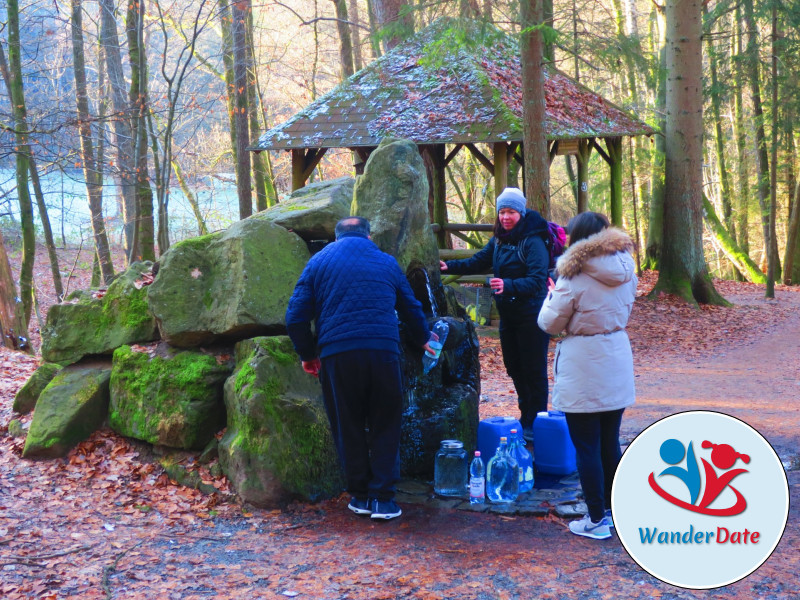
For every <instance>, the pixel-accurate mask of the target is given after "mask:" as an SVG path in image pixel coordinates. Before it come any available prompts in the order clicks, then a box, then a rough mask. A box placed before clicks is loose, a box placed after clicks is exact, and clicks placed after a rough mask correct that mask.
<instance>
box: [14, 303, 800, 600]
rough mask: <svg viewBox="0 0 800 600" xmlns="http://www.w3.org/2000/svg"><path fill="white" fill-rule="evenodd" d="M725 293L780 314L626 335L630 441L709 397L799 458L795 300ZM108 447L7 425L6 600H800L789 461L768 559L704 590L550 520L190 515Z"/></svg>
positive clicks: (799, 509) (174, 492) (496, 397)
mask: <svg viewBox="0 0 800 600" xmlns="http://www.w3.org/2000/svg"><path fill="white" fill-rule="evenodd" d="M729 298H731V299H732V300H734V301H736V302H737V303H740V304H742V305H745V304H746V305H748V306H749V307H750V308H748V310H751V311H752V310H755V311H776V312H774V313H769V314H771V315H772V316H774V317H775V318H771V319H766V321H769V322H770V323H772V324H771V325H769V326H767V327H765V328H764V329H763V330H760V331H756V332H754V333H753V334H752V335H749V336H748V338H747V339H746V341H745V342H740V341H736V342H733V343H729V342H726V341H725V340H726V339H728V338H727V337H726V336H728V334H727V333H726V332H725V331H722V332H721V333H719V332H717V333H718V334H719V335H717V339H721V340H722V341H717V342H714V344H713V345H712V346H711V347H709V348H708V349H705V350H702V351H699V350H698V349H696V348H695V349H694V350H693V351H689V350H692V349H691V348H689V350H687V351H686V352H683V351H682V350H684V349H686V347H685V345H682V343H681V344H678V343H676V347H675V348H674V349H672V350H671V349H669V348H667V350H666V351H664V350H663V348H662V346H663V345H664V344H663V343H659V345H658V346H657V347H651V346H642V345H639V341H635V344H634V345H635V347H637V348H640V350H637V352H636V373H637V376H638V377H637V389H638V403H637V405H636V406H635V407H633V408H631V409H630V410H629V411H627V412H626V416H625V419H624V421H623V437H624V438H626V439H632V438H633V437H634V436H635V435H636V434H637V433H638V432H640V431H641V430H642V429H644V428H645V427H647V425H649V424H650V423H652V422H653V421H655V420H657V419H659V418H662V417H664V416H667V415H669V414H672V413H674V412H677V411H682V410H689V409H697V408H704V409H712V410H719V411H723V412H726V413H729V414H732V415H734V416H737V417H739V418H742V419H744V420H745V421H747V422H748V423H750V424H751V425H753V426H754V427H756V428H757V429H759V430H760V431H761V432H762V434H763V435H764V436H765V437H766V438H767V439H768V440H770V441H771V442H772V443H773V445H774V446H775V447H776V448H777V449H778V451H779V453H780V454H781V455H782V456H783V457H792V456H794V455H796V453H797V448H798V447H800V445H799V444H798V442H800V416H799V415H798V410H797V407H798V400H800V385H798V383H799V382H800V374H798V361H800V358H798V357H800V293H796V292H791V293H790V292H783V293H779V295H778V300H777V302H775V303H770V302H766V301H764V300H762V299H760V296H759V293H748V294H745V295H743V296H742V297H733V296H730V295H729ZM661 308H662V307H658V308H657V309H656V308H653V309H652V310H661ZM650 309H651V307H644V308H643V309H642V310H650ZM726 314H728V315H730V314H731V313H730V311H728V313H726ZM737 314H738V313H737V312H734V313H733V315H734V317H735V316H736V315H737ZM762 314H767V313H762ZM745 325H746V324H745ZM659 331H661V329H660V330H659ZM701 333H702V332H701ZM700 337H703V336H700ZM729 337H730V339H733V340H738V339H740V337H741V336H738V337H737V336H733V335H731V336H729ZM662 342H663V341H662ZM641 348H645V350H641ZM682 354H685V356H683V355H682ZM495 362H496V361H495ZM496 366H499V368H500V369H502V366H501V365H496ZM487 370H488V369H487ZM507 392H508V382H504V381H502V379H499V380H498V379H495V380H493V382H492V384H491V385H487V386H486V387H485V389H484V393H485V394H487V395H488V396H490V397H488V398H487V402H485V403H483V404H482V413H481V414H482V416H485V415H486V414H487V411H491V410H497V411H502V412H506V413H508V412H509V411H511V414H513V410H514V409H515V407H514V406H513V404H512V403H511V394H508V393H507ZM9 401H10V400H9V399H8V398H4V402H9ZM484 409H486V411H485V410H484ZM103 443H104V442H103V441H102V440H101V441H100V442H98V445H99V446H101V447H100V448H98V449H97V450H96V451H94V452H87V453H86V454H85V455H73V456H72V457H71V459H69V460H65V461H45V462H30V461H23V460H21V459H19V458H18V456H17V455H15V454H14V453H13V452H12V449H11V446H12V442H11V441H10V440H9V438H8V437H3V436H0V597H2V598H8V599H9V600H16V599H22V598H25V599H29V598H37V599H51V600H61V599H67V598H69V599H76V600H77V599H79V598H80V599H81V600H92V599H115V600H117V599H123V598H125V599H127V598H132V599H136V600H149V599H154V600H155V599H158V600H161V599H165V600H200V599H207V598H216V599H220V600H221V599H226V598H236V599H243V600H250V599H279V598H284V599H285V598H294V597H296V598H299V599H301V600H305V599H314V600H345V599H348V600H376V599H387V600H388V599H394V598H411V599H416V600H456V599H458V600H496V599H503V600H506V599H507V600H512V599H513V600H516V599H519V600H528V599H540V598H541V599H547V600H565V599H568V600H572V599H577V600H584V599H591V600H595V599H598V600H606V599H608V600H612V599H613V600H616V599H629V598H630V599H642V600H644V599H650V598H669V599H690V598H711V599H736V600H745V599H748V600H749V599H751V598H759V599H763V600H794V599H796V598H800V581H799V580H798V577H797V573H798V572H800V531H799V530H798V527H797V523H798V522H800V471H798V470H796V469H795V470H791V471H790V472H789V473H788V477H789V484H790V486H791V500H792V502H791V512H790V520H789V526H788V527H787V530H786V533H785V534H784V537H783V539H782V540H781V542H780V544H779V545H778V548H777V549H776V551H775V552H774V553H773V555H772V556H771V557H770V558H769V560H768V561H767V562H766V563H765V564H764V565H763V566H762V567H761V568H760V569H759V570H758V571H756V572H755V573H753V574H752V575H750V576H749V577H748V578H746V579H745V580H743V581H740V582H738V583H736V584H733V585H731V586H728V587H725V588H722V589H719V590H711V591H703V592H700V591H690V590H683V589H680V588H675V587H672V586H670V585H667V584H664V583H661V582H659V581H658V580H656V579H654V578H653V577H651V576H650V575H648V574H647V573H645V572H644V571H642V570H641V569H640V568H639V567H638V566H637V565H636V564H635V563H634V562H633V561H632V560H631V559H630V557H629V556H628V555H627V554H626V553H625V551H624V549H623V548H622V546H621V545H620V543H619V542H618V540H617V539H611V540H608V541H605V542H596V541H593V540H587V539H584V538H577V537H575V536H572V535H571V534H569V532H568V531H567V529H566V522H565V521H563V520H561V519H558V518H554V517H546V518H535V517H519V516H499V515H491V514H474V513H469V512H463V511H452V510H445V509H436V508H431V507H429V506H422V505H407V506H403V509H404V511H405V512H404V515H403V517H402V518H401V519H399V520H397V521H392V522H389V523H373V522H371V521H370V520H369V519H364V518H359V517H356V516H354V515H352V514H350V513H349V512H348V511H347V510H346V508H345V506H346V498H345V497H340V498H337V499H334V500H331V501H328V502H324V503H320V504H316V505H306V504H300V505H295V506H290V507H288V508H286V509H285V510H283V511H264V510H256V509H252V508H249V507H238V506H236V505H227V506H218V507H212V506H209V505H207V503H206V505H204V506H203V508H202V513H201V512H200V511H199V510H198V509H195V508H193V507H195V506H199V505H200V504H201V503H202V502H201V501H200V500H198V499H197V494H196V493H195V492H194V490H187V489H186V488H181V487H180V486H174V485H170V484H168V483H166V484H164V485H161V486H158V482H157V481H154V480H155V479H156V475H157V471H153V469H152V468H151V467H150V466H148V465H147V464H144V465H142V464H141V463H140V462H139V459H137V458H136V455H135V454H133V453H131V452H129V451H123V450H119V451H118V450H115V451H114V452H113V453H112V452H110V451H109V450H108V449H105V450H104V449H103V448H102V444H103ZM117 452H119V455H118V456H114V454H116V453H117ZM123 459H124V461H125V465H124V466H123V467H121V469H122V470H121V471H115V470H113V469H112V467H111V466H110V465H112V466H113V465H117V464H118V463H119V461H120V460H123ZM114 461H117V462H116V463H115V462H114ZM127 463H130V465H131V466H135V467H136V468H135V471H134V475H135V476H133V477H131V476H129V475H123V473H129V472H130V471H131V467H129V466H127ZM89 466H91V469H89ZM114 468H118V467H114ZM156 491H157V492H158V494H159V496H158V498H160V499H157V498H156V496H155V494H156ZM192 511H194V513H193V512H192ZM214 513H218V514H216V516H215V515H214ZM193 515H194V516H193Z"/></svg>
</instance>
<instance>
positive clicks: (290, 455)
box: [219, 336, 343, 507]
mask: <svg viewBox="0 0 800 600" xmlns="http://www.w3.org/2000/svg"><path fill="white" fill-rule="evenodd" d="M225 406H226V409H227V415H228V429H227V431H226V432H225V435H224V436H223V438H222V440H221V441H220V445H219V457H220V463H221V464H222V468H223V470H224V472H225V474H226V475H227V476H228V478H229V479H230V480H231V483H232V484H233V487H234V488H235V489H236V491H237V493H238V494H239V495H240V496H241V498H242V499H243V500H245V501H247V502H251V503H252V504H255V505H257V506H264V507H276V506H280V505H281V504H283V503H285V502H286V501H288V500H289V499H291V498H304V499H306V500H318V499H320V498H324V497H330V496H333V495H336V494H338V493H340V492H341V490H342V485H343V482H342V481H343V480H342V475H341V471H340V468H339V463H338V458H337V455H336V449H335V448H334V445H333V440H332V437H331V433H330V426H329V425H328V420H327V417H326V415H325V409H324V407H323V404H322V387H321V386H320V384H319V381H318V380H317V379H316V378H314V377H312V376H311V375H308V374H307V373H305V372H304V371H303V369H302V367H301V366H300V359H299V358H298V356H297V354H295V352H294V349H293V347H292V344H291V341H290V340H289V338H288V337H285V336H281V337H260V338H255V339H251V340H246V341H243V342H240V343H239V344H237V345H236V370H235V371H234V374H233V375H232V376H231V377H230V378H229V379H228V381H227V382H226V383H225Z"/></svg>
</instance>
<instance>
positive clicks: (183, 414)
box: [109, 346, 233, 450]
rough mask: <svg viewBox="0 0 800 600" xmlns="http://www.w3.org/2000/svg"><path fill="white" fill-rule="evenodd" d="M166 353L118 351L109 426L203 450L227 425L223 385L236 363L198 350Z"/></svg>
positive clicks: (149, 439)
mask: <svg viewBox="0 0 800 600" xmlns="http://www.w3.org/2000/svg"><path fill="white" fill-rule="evenodd" d="M159 348H160V349H162V348H161V347H159ZM162 354H163V355H158V354H156V355H155V356H152V357H151V356H150V355H149V354H147V353H145V352H135V351H133V350H132V349H131V348H130V347H129V346H122V347H120V348H117V350H116V351H115V352H114V358H113V363H112V364H113V367H112V370H111V402H110V405H109V425H110V426H111V428H112V429H113V430H114V431H116V432H117V433H119V434H121V435H124V436H127V437H132V438H136V439H139V440H143V441H145V442H149V443H151V444H158V445H161V446H169V447H171V448H184V449H186V450H202V449H203V447H205V445H206V444H208V442H209V441H210V440H211V439H212V438H213V437H214V434H215V433H216V432H217V431H219V430H220V429H222V428H223V427H224V426H225V408H224V405H223V402H222V386H223V384H224V383H225V379H226V378H227V377H228V376H229V375H230V373H231V371H232V369H233V364H232V361H223V362H222V364H220V363H219V362H218V360H217V358H216V357H215V356H213V355H210V354H207V353H204V352H199V351H194V350H183V351H177V352H176V351H174V350H170V349H167V348H163V353H162Z"/></svg>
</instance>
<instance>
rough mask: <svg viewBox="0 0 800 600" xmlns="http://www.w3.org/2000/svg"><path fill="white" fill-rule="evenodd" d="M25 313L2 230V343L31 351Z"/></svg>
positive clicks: (0, 334)
mask: <svg viewBox="0 0 800 600" xmlns="http://www.w3.org/2000/svg"><path fill="white" fill-rule="evenodd" d="M12 1H13V0H12ZM24 314H25V311H24V309H23V307H22V304H21V302H20V297H19V296H17V286H16V285H15V284H14V274H13V273H12V272H11V265H10V264H9V263H8V255H7V254H6V247H5V244H4V243H3V232H2V231H0V345H2V346H5V347H6V348H10V349H12V350H26V351H28V352H30V350H31V349H30V345H29V344H28V340H27V338H28V328H27V326H26V325H25V320H24Z"/></svg>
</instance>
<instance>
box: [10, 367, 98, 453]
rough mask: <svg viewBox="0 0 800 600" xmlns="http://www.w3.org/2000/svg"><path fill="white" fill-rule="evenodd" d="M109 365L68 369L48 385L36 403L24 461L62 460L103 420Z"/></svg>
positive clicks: (26, 441) (24, 451)
mask: <svg viewBox="0 0 800 600" xmlns="http://www.w3.org/2000/svg"><path fill="white" fill-rule="evenodd" d="M110 378H111V362H110V361H90V362H82V363H80V364H75V365H70V366H68V367H66V368H65V369H63V370H62V371H61V372H60V373H59V374H58V375H56V376H55V377H54V378H53V380H52V381H51V382H50V383H49V384H48V385H47V387H46V388H45V389H44V391H42V393H41V395H40V396H39V400H38V401H37V402H36V411H35V412H34V413H33V420H32V421H31V426H30V429H29V430H28V437H27V438H26V440H25V449H24V450H23V451H22V456H24V457H26V458H35V457H44V458H56V457H59V456H64V455H66V454H67V452H69V450H70V449H71V448H72V447H73V446H75V445H76V444H77V443H79V442H82V441H83V440H85V439H86V438H88V437H89V436H90V435H91V434H92V432H94V431H95V430H96V429H98V428H99V427H100V426H101V425H102V424H103V422H104V421H105V420H106V416H107V414H108V382H109V379H110Z"/></svg>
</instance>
